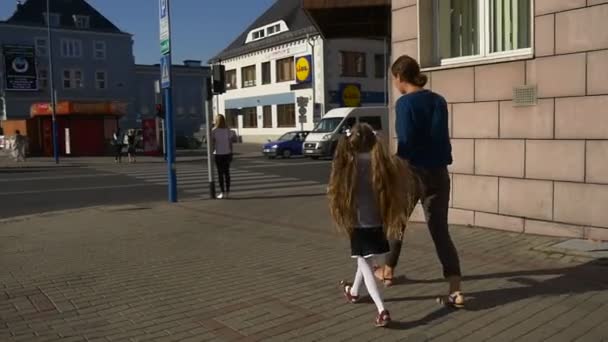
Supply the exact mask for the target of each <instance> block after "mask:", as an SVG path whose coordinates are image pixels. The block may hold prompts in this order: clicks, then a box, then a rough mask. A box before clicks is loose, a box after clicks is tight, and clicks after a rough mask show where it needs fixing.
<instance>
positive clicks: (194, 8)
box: [0, 0, 296, 64]
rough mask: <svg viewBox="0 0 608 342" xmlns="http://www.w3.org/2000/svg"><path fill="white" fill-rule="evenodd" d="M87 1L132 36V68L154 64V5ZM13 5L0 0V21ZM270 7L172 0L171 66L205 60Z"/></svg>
mask: <svg viewBox="0 0 608 342" xmlns="http://www.w3.org/2000/svg"><path fill="white" fill-rule="evenodd" d="M51 1H53V0H51ZM87 1H88V2H89V3H90V4H91V5H92V6H93V7H95V8H97V10H98V11H100V12H101V13H102V14H104V15H105V16H106V17H108V19H110V21H112V22H113V23H114V24H115V25H117V26H118V27H119V28H120V29H121V30H123V31H126V32H129V33H131V34H133V35H134V40H135V47H134V53H135V59H136V61H137V63H141V64H155V63H158V59H159V54H160V52H159V43H158V31H159V28H158V1H157V0H87ZM294 1H296V0H294ZM16 3H17V2H16V0H0V19H2V20H4V19H7V18H8V17H9V16H10V15H11V14H12V13H13V11H14V9H15V6H16ZM272 3H274V0H173V1H172V3H171V12H172V13H171V26H172V27H171V30H172V31H171V34H172V45H173V63H176V64H177V63H181V62H182V61H183V60H185V59H201V60H203V62H205V61H207V60H208V59H209V58H210V57H212V56H213V55H214V54H215V53H217V52H219V51H220V50H221V49H223V48H224V47H226V46H227V45H228V44H229V43H230V42H232V40H233V39H234V38H236V36H237V35H238V34H239V33H241V32H242V31H243V30H244V29H245V28H246V27H247V26H248V25H249V24H251V23H252V22H253V21H254V20H255V19H256V18H257V17H258V16H259V15H261V14H262V13H263V12H264V10H266V9H267V8H268V7H270V5H272Z"/></svg>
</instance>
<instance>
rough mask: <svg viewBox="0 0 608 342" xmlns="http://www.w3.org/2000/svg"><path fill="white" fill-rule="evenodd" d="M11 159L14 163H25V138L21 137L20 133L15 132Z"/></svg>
mask: <svg viewBox="0 0 608 342" xmlns="http://www.w3.org/2000/svg"><path fill="white" fill-rule="evenodd" d="M12 147H13V158H15V161H16V162H24V161H25V154H26V153H25V152H26V149H27V138H26V137H25V136H23V135H21V131H19V130H15V137H14V138H13V146H12Z"/></svg>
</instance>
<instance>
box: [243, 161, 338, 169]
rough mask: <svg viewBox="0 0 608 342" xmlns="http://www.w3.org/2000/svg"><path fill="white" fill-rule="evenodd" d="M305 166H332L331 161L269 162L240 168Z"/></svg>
mask: <svg viewBox="0 0 608 342" xmlns="http://www.w3.org/2000/svg"><path fill="white" fill-rule="evenodd" d="M260 164H261V163H260ZM305 165H331V161H311V162H303V163H269V162H266V163H265V165H253V166H246V165H241V166H239V167H240V168H242V169H268V168H274V167H294V166H305Z"/></svg>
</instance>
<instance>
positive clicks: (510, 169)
mask: <svg viewBox="0 0 608 342" xmlns="http://www.w3.org/2000/svg"><path fill="white" fill-rule="evenodd" d="M534 5H535V11H534V13H535V18H534V23H535V25H534V32H535V37H534V38H535V39H534V41H535V45H534V54H535V57H534V58H529V59H524V60H516V61H508V62H504V61H503V62H501V63H494V64H483V65H482V64H478V65H467V66H466V67H452V68H450V69H434V70H431V71H428V72H427V74H428V75H429V78H430V82H429V86H428V87H429V88H430V89H432V90H433V91H436V92H438V93H440V94H442V95H443V96H445V98H446V99H447V101H448V102H449V110H450V126H451V127H450V132H451V136H452V144H453V154H454V164H453V165H451V167H450V172H451V177H452V199H451V202H450V207H451V208H450V220H451V222H452V223H455V224H465V225H477V226H483V227H491V228H497V229H504V230H510V231H514V232H525V233H531V234H543V235H557V236H565V237H577V238H589V239H601V240H608V0H587V1H585V0H535V4H534ZM392 6H393V38H392V39H393V44H392V46H393V53H392V58H393V60H394V59H395V58H396V57H398V56H400V55H402V54H408V55H411V56H414V57H417V56H419V54H418V49H419V41H418V39H419V38H418V37H419V34H418V25H417V20H418V8H417V1H416V0H393V2H392ZM524 84H527V85H536V86H537V91H538V104H537V105H535V106H529V107H517V106H514V105H513V102H512V93H513V87H514V86H520V85H524ZM391 95H392V100H391V103H394V101H395V99H396V96H397V95H395V91H394V90H393V93H392V94H391ZM391 115H393V119H394V110H391ZM392 136H393V137H394V136H395V135H394V131H393V132H392ZM414 219H415V220H424V217H423V215H422V214H421V210H420V208H418V209H417V211H416V213H415V215H414Z"/></svg>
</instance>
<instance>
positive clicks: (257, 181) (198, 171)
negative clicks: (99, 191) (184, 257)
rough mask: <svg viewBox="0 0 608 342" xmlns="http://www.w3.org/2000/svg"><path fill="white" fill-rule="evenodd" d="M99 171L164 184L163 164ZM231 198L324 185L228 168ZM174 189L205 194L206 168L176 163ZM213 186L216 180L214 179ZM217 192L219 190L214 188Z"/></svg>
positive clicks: (316, 188)
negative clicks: (175, 186)
mask: <svg viewBox="0 0 608 342" xmlns="http://www.w3.org/2000/svg"><path fill="white" fill-rule="evenodd" d="M96 169H97V170H99V171H104V172H112V173H118V174H122V175H125V176H128V177H132V178H134V179H137V180H140V181H143V182H145V183H149V184H154V185H167V168H166V165H164V164H160V163H159V164H153V165H150V164H130V165H128V164H123V165H118V166H116V165H113V167H111V166H104V167H103V168H102V169H100V168H99V167H98V168H96ZM230 174H231V179H232V190H231V195H232V196H233V197H242V196H252V195H275V194H276V195H279V194H285V195H291V194H293V195H297V194H300V193H303V192H305V193H311V192H314V193H321V192H324V191H325V189H326V185H324V184H322V183H320V182H317V181H313V180H304V179H300V178H295V177H286V176H281V175H275V174H271V173H267V172H263V171H259V170H247V169H245V168H232V169H231V172H230ZM215 177H216V175H215V174H214V179H215ZM177 184H178V190H179V191H180V192H181V193H182V194H185V195H191V196H208V195H209V181H208V174H207V168H206V166H203V165H196V164H177ZM216 189H217V179H216ZM218 191H219V190H218Z"/></svg>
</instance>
